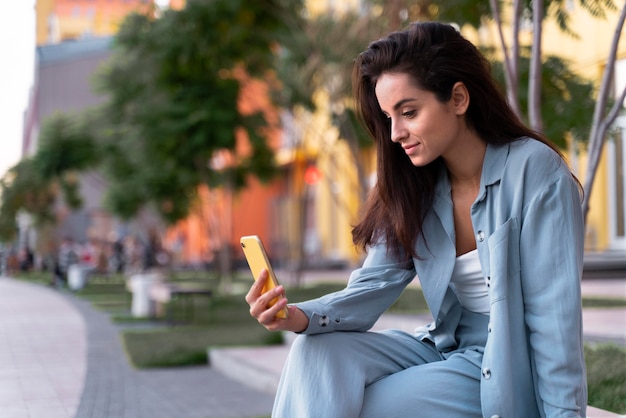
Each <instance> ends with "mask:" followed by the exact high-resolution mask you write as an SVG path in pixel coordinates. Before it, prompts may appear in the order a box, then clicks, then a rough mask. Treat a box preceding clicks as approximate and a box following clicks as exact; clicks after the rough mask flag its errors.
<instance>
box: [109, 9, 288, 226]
mask: <svg viewBox="0 0 626 418" xmlns="http://www.w3.org/2000/svg"><path fill="white" fill-rule="evenodd" d="M299 8H300V3H299V2H285V1H280V0H263V1H252V0H214V1H210V2H206V1H197V0H196V1H189V2H187V6H186V8H184V9H183V10H180V11H172V10H169V11H166V12H165V13H164V14H163V16H162V17H161V18H159V19H156V20H154V19H152V18H150V17H149V16H143V15H132V16H130V17H129V18H127V19H126V21H125V22H124V24H123V25H122V27H121V29H120V32H119V33H118V35H117V36H116V39H115V47H114V48H115V53H114V57H113V59H112V60H111V62H110V63H109V65H108V67H107V68H106V69H105V70H104V71H103V72H102V74H101V75H100V77H99V82H98V83H99V84H98V87H99V89H100V90H101V91H102V92H104V93H106V94H107V95H108V97H109V101H108V103H107V105H106V106H105V108H104V114H106V115H107V117H108V118H110V122H111V126H112V127H114V128H112V130H111V132H110V133H109V138H108V139H109V140H108V145H107V147H106V150H107V153H108V155H110V156H111V157H110V158H107V159H106V160H105V165H104V166H105V171H106V173H107V175H108V177H110V179H111V188H110V190H109V193H108V196H107V202H108V205H109V207H110V208H111V209H112V210H113V212H115V213H116V214H118V215H120V216H122V217H124V218H128V217H131V216H133V215H134V214H135V213H136V212H137V211H138V210H139V209H140V208H141V207H142V206H144V205H145V204H147V203H149V202H151V203H153V204H154V207H155V208H156V209H157V211H158V212H159V213H161V215H162V216H163V218H164V219H165V220H166V221H169V222H175V221H177V220H179V219H181V218H183V217H185V216H186V215H187V213H188V210H189V208H190V206H191V202H192V201H193V200H194V199H195V197H196V195H195V193H196V190H197V187H198V186H199V185H200V184H210V185H214V186H219V185H224V184H228V185H229V186H232V187H235V188H239V187H242V186H244V185H245V179H246V177H247V176H248V175H254V176H257V177H258V178H260V179H261V180H268V179H270V178H271V177H272V176H273V174H275V172H276V170H275V166H274V158H273V152H272V150H271V149H270V148H269V147H268V144H267V138H266V137H265V135H264V134H263V132H265V130H266V128H267V127H268V126H270V122H269V121H268V120H266V118H265V116H264V115H263V114H261V113H252V114H244V113H242V112H241V111H239V108H238V104H239V100H240V97H241V90H242V77H241V75H242V74H244V73H245V74H247V75H250V76H253V77H266V76H268V75H271V74H272V72H273V71H274V68H275V60H276V57H275V54H274V52H273V51H274V50H275V49H276V48H277V46H278V45H279V44H280V45H283V47H284V45H288V44H289V42H290V40H289V39H290V38H289V32H290V29H291V28H292V27H293V26H294V25H297V24H298V23H297V22H298V21H299ZM237 129H243V130H245V131H246V132H247V134H248V138H249V139H250V142H251V145H252V149H253V150H252V153H251V154H250V156H247V157H245V158H241V159H239V160H235V163H234V165H231V166H228V167H226V168H224V169H218V168H216V167H212V165H211V161H212V159H213V157H214V156H215V154H216V153H217V152H224V151H225V150H226V151H228V152H230V153H231V154H234V151H235V147H236V136H235V132H236V130H237Z"/></svg>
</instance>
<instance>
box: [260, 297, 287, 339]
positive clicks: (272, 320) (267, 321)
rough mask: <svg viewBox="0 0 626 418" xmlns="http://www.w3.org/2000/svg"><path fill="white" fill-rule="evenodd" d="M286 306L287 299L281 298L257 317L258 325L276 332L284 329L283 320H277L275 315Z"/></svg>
mask: <svg viewBox="0 0 626 418" xmlns="http://www.w3.org/2000/svg"><path fill="white" fill-rule="evenodd" d="M286 306H287V299H286V298H284V297H281V298H280V299H279V300H278V302H276V304H275V305H274V306H272V307H270V308H267V309H265V310H264V311H263V312H261V313H260V314H259V315H258V316H257V317H256V319H257V321H258V322H259V324H261V325H263V326H264V327H265V328H266V329H268V330H270V331H278V330H281V329H283V328H284V322H285V320H284V319H281V318H277V317H276V315H277V314H278V312H279V311H280V310H281V309H284V308H285V307H286Z"/></svg>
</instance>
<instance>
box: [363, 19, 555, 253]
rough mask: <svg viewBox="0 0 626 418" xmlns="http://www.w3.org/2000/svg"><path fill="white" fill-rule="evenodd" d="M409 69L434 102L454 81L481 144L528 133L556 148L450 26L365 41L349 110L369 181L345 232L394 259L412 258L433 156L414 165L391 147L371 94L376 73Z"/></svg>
mask: <svg viewBox="0 0 626 418" xmlns="http://www.w3.org/2000/svg"><path fill="white" fill-rule="evenodd" d="M388 72H394V73H406V74H409V75H410V76H411V77H412V78H413V79H414V81H415V82H416V83H417V86H419V87H420V88H421V89H424V90H427V91H431V92H433V93H434V94H435V96H436V97H437V99H438V100H439V101H441V102H447V101H449V100H450V98H451V94H452V87H453V86H454V84H455V83H456V82H459V81H460V82H462V83H463V84H465V86H466V87H467V90H468V91H469V96H470V98H471V100H470V104H469V108H468V109H467V112H466V114H465V117H466V123H467V125H468V127H469V129H471V130H473V131H474V132H475V133H476V134H478V136H479V137H480V138H481V139H482V140H484V141H485V142H486V143H488V144H505V143H509V142H513V141H516V140H518V139H520V138H522V137H532V138H535V139H537V140H538V141H541V142H544V143H546V144H548V145H549V146H550V147H551V148H552V149H554V150H555V151H556V152H557V153H559V155H560V152H559V151H558V150H557V149H556V148H555V147H554V146H553V145H552V144H550V142H549V141H548V140H547V139H546V138H545V137H544V136H542V135H541V134H539V133H537V132H535V131H533V130H531V129H529V128H528V127H526V126H525V125H524V124H523V123H522V122H521V121H520V119H519V118H518V117H517V116H516V115H515V113H514V112H513V111H512V110H511V108H510V107H509V105H508V104H507V102H506V100H505V98H504V95H503V94H502V92H501V91H500V90H499V88H498V87H497V85H496V84H495V82H494V80H493V78H492V76H491V71H490V64H489V62H488V61H487V59H486V58H485V57H484V56H483V55H482V54H481V53H480V51H479V50H478V49H477V48H476V47H475V46H474V45H473V44H472V43H471V42H469V41H468V40H467V39H465V38H464V37H463V36H462V35H461V34H460V33H459V32H458V31H457V30H456V29H455V28H454V27H453V26H451V25H447V24H443V23H437V22H420V23H413V24H411V25H410V26H409V27H408V28H407V29H406V30H404V31H399V32H393V33H391V34H389V35H388V36H387V37H385V38H383V39H380V40H377V41H374V42H372V43H371V44H370V45H369V46H368V48H367V49H366V50H365V51H363V52H362V53H361V54H360V55H359V56H358V57H357V59H356V62H355V65H354V72H353V87H354V95H355V99H356V105H357V112H358V114H359V116H360V118H361V120H362V122H363V123H364V125H365V127H366V129H367V130H368V132H369V134H370V135H371V136H372V138H373V139H374V142H375V143H376V151H377V157H376V158H377V177H378V178H377V183H376V185H375V186H374V188H373V190H372V191H371V193H370V195H369V197H368V200H367V202H366V204H365V207H364V213H363V218H362V220H361V221H360V223H359V224H357V225H356V226H355V227H354V229H353V230H352V240H353V242H354V244H355V245H357V246H358V247H360V248H362V249H363V250H366V248H367V246H369V245H371V244H374V243H376V242H378V241H380V240H381V239H384V240H385V241H386V243H387V247H388V250H390V251H392V252H393V253H394V254H396V255H397V256H403V257H406V258H408V257H411V256H412V257H418V255H417V254H416V253H415V241H416V239H418V238H419V237H420V236H421V235H422V225H423V222H424V217H425V216H426V213H427V212H428V210H429V209H430V208H431V206H432V202H433V199H434V191H435V184H436V182H437V177H438V176H439V175H440V173H441V172H442V171H441V170H442V164H443V162H442V160H441V158H439V159H437V160H435V161H434V162H432V163H430V164H428V165H426V166H423V167H416V166H414V165H413V164H412V163H411V161H410V159H409V158H408V157H407V156H406V154H405V153H404V151H403V150H402V148H401V147H400V146H399V144H396V143H394V142H392V141H391V137H390V124H389V122H388V119H387V118H386V117H385V115H384V114H383V113H382V111H381V109H380V107H379V104H378V100H377V98H376V94H375V87H376V83H377V81H378V79H379V78H380V76H381V75H382V74H383V73H388Z"/></svg>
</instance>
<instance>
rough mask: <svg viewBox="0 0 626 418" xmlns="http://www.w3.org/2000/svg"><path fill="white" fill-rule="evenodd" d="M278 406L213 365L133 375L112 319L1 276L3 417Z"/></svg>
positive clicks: (170, 416)
mask: <svg viewBox="0 0 626 418" xmlns="http://www.w3.org/2000/svg"><path fill="white" fill-rule="evenodd" d="M272 401H273V397H272V396H271V395H269V394H267V393H262V392H259V391H256V390H254V389H251V388H250V387H249V386H246V385H244V384H242V383H240V382H237V381H235V380H232V379H231V378H228V377H226V376H225V375H223V374H222V373H220V372H219V371H217V370H215V369H214V368H211V367H208V366H199V367H185V368H167V369H155V370H135V369H133V368H132V367H131V366H130V365H129V363H128V361H127V359H126V355H125V353H124V351H123V349H122V345H121V340H120V337H119V330H118V329H117V328H116V326H114V325H113V324H112V323H111V321H110V320H109V318H108V316H107V315H106V314H104V313H102V312H99V311H96V310H94V309H92V308H91V305H90V304H89V303H87V302H84V301H82V300H79V299H76V298H74V297H73V296H71V295H68V294H63V293H62V292H59V291H56V290H53V289H50V288H46V287H43V286H38V285H33V284H29V283H24V282H21V281H16V280H13V279H9V278H0V417H1V418H72V417H76V418H211V417H215V418H229V417H233V418H246V417H258V416H264V415H268V414H269V412H270V411H271V406H272Z"/></svg>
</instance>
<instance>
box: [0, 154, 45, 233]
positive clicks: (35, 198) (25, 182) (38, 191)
mask: <svg viewBox="0 0 626 418" xmlns="http://www.w3.org/2000/svg"><path fill="white" fill-rule="evenodd" d="M33 167H34V161H33V160H32V159H30V158H25V159H23V160H21V161H20V162H19V163H17V164H16V165H14V166H13V167H12V168H11V169H9V170H8V171H7V172H6V174H5V175H4V177H3V178H2V179H1V180H0V202H1V206H0V240H2V241H10V240H11V239H13V238H14V237H15V236H16V234H17V223H16V222H17V215H18V214H19V213H20V212H21V211H24V212H27V213H29V214H31V215H32V216H33V217H34V220H35V223H36V224H37V225H43V224H45V223H48V222H51V221H53V220H54V216H53V214H52V211H51V207H52V205H53V203H54V201H55V200H56V196H57V192H56V188H55V187H54V185H53V184H52V183H51V182H50V180H49V179H46V178H44V177H42V176H40V175H39V173H38V172H37V171H36V170H35V169H34V168H33Z"/></svg>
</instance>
